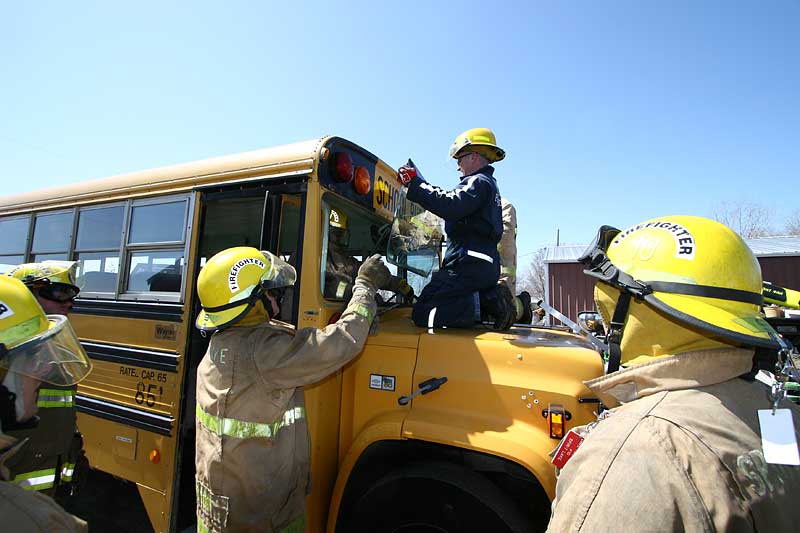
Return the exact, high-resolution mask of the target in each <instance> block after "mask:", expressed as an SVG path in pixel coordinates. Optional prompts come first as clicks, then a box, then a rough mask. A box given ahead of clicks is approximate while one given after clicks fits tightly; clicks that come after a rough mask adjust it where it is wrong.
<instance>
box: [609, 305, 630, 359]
mask: <svg viewBox="0 0 800 533" xmlns="http://www.w3.org/2000/svg"><path fill="white" fill-rule="evenodd" d="M630 304H631V294H630V293H629V292H624V291H623V292H622V293H621V294H620V295H619V300H617V306H616V307H615V308H614V316H613V317H611V324H609V325H608V335H607V336H606V342H607V343H608V368H607V369H606V373H607V374H610V373H611V372H616V371H617V370H619V365H620V363H621V362H622V347H621V346H620V344H621V343H622V330H623V329H625V318H627V316H628V308H629V307H630Z"/></svg>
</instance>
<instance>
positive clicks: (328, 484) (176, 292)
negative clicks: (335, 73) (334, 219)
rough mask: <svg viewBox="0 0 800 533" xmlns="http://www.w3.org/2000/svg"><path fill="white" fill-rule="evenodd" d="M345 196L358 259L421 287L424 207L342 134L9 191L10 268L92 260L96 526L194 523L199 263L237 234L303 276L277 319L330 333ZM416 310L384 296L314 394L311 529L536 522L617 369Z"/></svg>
mask: <svg viewBox="0 0 800 533" xmlns="http://www.w3.org/2000/svg"><path fill="white" fill-rule="evenodd" d="M332 208H333V209H334V210H335V211H337V212H339V213H344V214H345V215H346V217H347V219H348V224H349V228H348V229H349V237H350V238H349V244H347V246H348V253H349V254H352V256H353V257H356V258H363V257H366V256H367V255H369V254H372V253H381V254H383V255H386V259H387V260H388V261H389V262H390V263H393V264H394V265H396V266H395V267H393V268H394V269H395V270H396V272H397V273H399V274H400V275H404V276H408V277H409V279H410V281H412V282H413V283H412V285H415V286H416V287H417V288H419V287H420V286H421V285H422V284H424V282H425V279H426V278H425V276H426V275H427V274H428V273H429V271H430V268H434V269H435V268H437V264H436V261H435V258H436V257H437V255H436V253H431V250H430V249H423V248H424V247H419V248H414V247H409V248H406V249H402V246H403V244H402V243H403V240H402V238H400V237H398V235H400V234H402V231H403V228H404V227H405V228H411V229H412V231H413V230H414V228H415V227H418V226H419V221H418V220H410V223H409V219H408V217H411V218H413V217H417V216H418V215H419V214H420V212H421V209H420V208H419V207H418V206H415V205H413V204H411V203H410V202H407V201H406V200H405V195H404V192H403V190H402V187H401V186H400V183H399V182H398V181H397V178H396V174H395V172H394V171H393V169H392V167H390V166H389V165H387V164H386V163H385V162H383V161H381V160H380V159H379V158H377V157H376V156H375V155H373V154H372V153H370V152H369V151H367V150H366V149H364V148H362V147H360V146H358V145H356V144H354V143H352V142H350V141H347V140H345V139H342V138H339V137H325V138H322V139H316V140H311V141H306V142H299V143H295V144H289V145H285V146H278V147H273V148H267V149H263V150H257V151H253V152H247V153H242V154H237V155H232V156H226V157H218V158H214V159H208V160H204V161H198V162H193V163H187V164H180V165H174V166H169V167H164V168H158V169H153V170H147V171H142V172H134V173H131V174H124V175H120V176H115V177H111V178H107V179H101V180H95V181H89V182H84V183H78V184H74V185H69V186H64V187H59V188H52V189H46V190H41V191H37V192H32V193H26V194H19V195H15V196H7V197H3V198H0V269H8V268H9V267H10V266H13V265H16V264H19V263H22V262H28V261H40V260H44V259H70V260H75V261H78V262H79V283H80V284H81V286H82V290H81V293H80V296H79V298H78V299H77V301H76V303H75V306H74V308H73V312H72V314H71V315H70V320H71V321H72V323H73V325H74V327H75V330H76V332H77V333H78V335H79V336H80V338H81V341H82V343H83V345H84V347H85V349H86V351H87V353H88V354H89V356H90V357H91V358H92V360H93V363H94V370H93V371H92V373H91V375H90V376H89V377H88V378H87V379H86V380H85V381H84V382H82V383H81V384H80V386H79V387H78V395H77V400H76V404H77V408H78V411H79V415H78V425H79V429H80V431H81V432H82V433H83V435H84V447H85V450H86V453H87V456H88V458H89V460H90V463H91V466H92V468H93V472H95V473H105V474H104V475H106V474H107V476H106V477H107V478H108V479H109V480H111V481H110V482H109V484H108V485H107V486H104V488H103V489H102V491H103V494H104V495H106V496H107V498H106V499H105V500H103V503H97V502H96V503H95V504H94V509H93V512H94V513H95V514H93V515H92V516H89V519H90V523H91V521H92V520H101V519H103V520H104V518H102V517H101V515H100V514H99V513H106V514H107V515H113V514H115V513H122V512H123V509H122V507H130V506H131V505H133V503H137V502H133V503H132V498H133V499H139V500H140V502H138V505H140V506H141V508H142V509H144V510H146V516H145V514H144V511H142V516H140V517H139V519H140V521H141V524H139V525H140V526H143V527H144V529H148V528H150V527H152V529H153V530H155V531H181V530H183V529H185V528H187V527H191V525H192V523H193V522H194V511H195V509H194V505H195V504H194V432H195V420H194V416H193V413H194V411H195V406H194V390H195V382H196V378H195V374H196V368H197V365H198V363H199V361H200V360H201V358H202V356H203V354H204V352H205V349H206V347H207V345H208V339H207V338H204V337H203V336H202V335H200V333H199V332H198V331H197V330H196V329H195V328H194V327H193V323H194V319H195V317H196V315H197V312H198V310H199V302H198V299H197V293H196V290H195V281H196V278H197V274H198V271H199V270H200V268H201V267H202V265H203V264H205V261H206V260H207V259H208V258H210V257H211V256H212V255H213V254H215V253H216V252H218V251H220V250H223V249H225V248H228V247H231V246H239V245H250V246H254V247H258V248H260V249H266V250H271V251H273V252H275V253H277V254H279V255H280V256H281V257H284V258H285V259H286V260H287V261H290V262H291V263H292V264H294V265H295V267H296V268H297V271H298V283H297V285H296V287H295V289H294V290H293V292H292V293H291V294H290V295H287V300H288V302H287V305H285V309H283V310H282V317H281V318H282V319H284V320H285V321H287V322H290V323H291V324H294V325H295V326H297V327H300V328H302V327H323V326H325V325H326V324H328V323H329V322H331V321H332V320H335V318H336V316H337V314H338V313H339V312H341V311H342V309H343V308H344V305H345V302H344V301H342V300H341V299H336V298H326V297H325V294H326V292H325V290H324V289H325V283H326V276H325V271H326V263H327V261H328V258H327V250H328V220H329V216H330V212H331V209H332ZM395 215H396V217H395ZM404 217H406V224H402V223H399V222H398V220H399V221H401V222H402V220H403V218H404ZM393 219H394V220H393ZM415 224H416V226H415ZM434 233H435V232H434ZM426 235H428V236H430V235H431V233H430V232H428V233H426ZM412 240H413V239H412ZM429 240H430V241H431V243H432V245H433V246H438V243H437V241H436V239H429ZM397 243H400V245H399V246H400V248H397V246H398V245H397ZM398 250H399V251H398ZM432 258H433V259H432ZM426 261H429V262H431V263H432V264H431V265H428V266H429V267H430V268H428V267H425V266H420V265H424V263H425V262H426ZM410 310H411V306H410V303H409V302H398V301H397V300H396V299H395V300H390V299H388V297H387V301H386V302H384V303H383V304H382V305H381V307H380V310H379V315H380V316H379V319H378V320H377V326H376V327H375V328H374V330H375V331H373V333H372V334H371V335H370V337H369V339H368V341H367V344H366V346H365V348H364V350H363V352H362V353H361V354H360V355H359V356H358V357H357V358H356V359H355V360H353V361H352V362H351V363H350V364H348V365H347V366H346V367H345V368H344V369H342V370H341V371H340V372H338V373H336V374H334V375H332V376H330V377H328V378H326V379H325V380H323V381H322V382H320V383H318V384H316V385H314V386H312V387H307V388H306V390H305V396H306V409H307V416H308V422H309V428H310V432H311V441H312V447H311V450H312V480H313V481H312V488H313V490H312V493H311V495H310V496H309V498H308V515H307V528H308V530H309V531H323V530H327V531H383V530H386V531H395V530H400V529H403V528H406V527H428V528H430V529H432V530H442V531H448V530H449V531H455V530H460V529H465V528H468V527H474V526H476V525H478V524H480V525H481V526H482V527H485V528H487V529H486V530H487V531H488V530H491V531H530V530H536V529H537V528H542V527H543V525H546V522H547V519H548V516H549V501H550V500H551V499H552V497H553V495H554V487H555V474H554V470H553V467H552V466H551V464H550V458H549V457H548V453H549V452H550V451H552V450H553V448H554V447H555V446H556V445H557V444H558V438H559V436H560V435H561V434H562V433H563V432H564V431H565V430H567V429H568V428H569V427H572V426H574V425H578V424H585V423H587V422H589V421H590V420H592V419H594V415H593V411H596V410H597V408H598V402H597V399H596V398H592V397H591V393H590V391H589V390H588V389H587V388H586V387H585V386H584V385H583V381H584V380H587V379H591V378H593V377H596V376H598V375H600V374H602V372H603V367H602V361H601V358H600V356H599V355H598V353H597V351H595V350H594V349H593V347H592V345H591V344H590V343H589V342H587V341H586V339H584V338H582V337H579V336H576V335H573V334H571V333H569V332H566V331H562V330H558V329H545V328H531V327H514V328H513V329H511V330H510V331H506V332H494V331H491V330H490V329H489V328H486V327H480V326H479V327H476V328H475V329H452V328H451V329H436V330H428V329H425V328H418V327H416V326H414V324H413V323H412V322H411V319H410ZM443 378H446V380H444V379H443ZM429 389H430V390H429ZM434 389H435V390H434ZM420 392H427V393H426V394H420ZM97 479H100V478H94V477H93V478H91V479H90V483H91V482H97V483H100V481H95V480H97ZM115 491H116V492H115ZM122 491H127V492H124V496H123V495H122V494H123V492H122ZM117 493H119V494H117ZM131 495H133V496H131ZM98 507H99V509H98ZM96 523H101V522H96ZM102 523H105V522H102ZM128 525H130V524H128ZM131 528H132V526H131ZM129 529H130V528H129Z"/></svg>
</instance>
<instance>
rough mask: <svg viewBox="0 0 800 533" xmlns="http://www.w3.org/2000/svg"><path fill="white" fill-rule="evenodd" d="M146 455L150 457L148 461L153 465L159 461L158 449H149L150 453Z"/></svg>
mask: <svg viewBox="0 0 800 533" xmlns="http://www.w3.org/2000/svg"><path fill="white" fill-rule="evenodd" d="M148 457H149V459H150V462H151V463H153V464H154V465H157V464H158V463H160V462H161V452H160V451H158V450H150V455H149V456H148Z"/></svg>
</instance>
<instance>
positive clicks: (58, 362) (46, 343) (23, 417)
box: [0, 276, 91, 533]
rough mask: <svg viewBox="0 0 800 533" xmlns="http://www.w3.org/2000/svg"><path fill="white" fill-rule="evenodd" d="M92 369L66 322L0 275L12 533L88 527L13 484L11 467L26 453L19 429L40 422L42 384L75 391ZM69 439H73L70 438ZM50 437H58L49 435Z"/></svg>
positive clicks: (6, 520) (4, 508)
mask: <svg viewBox="0 0 800 533" xmlns="http://www.w3.org/2000/svg"><path fill="white" fill-rule="evenodd" d="M90 370H91V363H90V362H89V359H88V358H87V357H86V353H85V352H84V351H83V348H81V345H80V341H78V338H77V337H76V336H75V333H74V332H73V331H72V328H71V327H70V325H69V322H68V321H67V319H66V317H63V316H55V315H51V316H45V314H44V312H43V310H42V308H41V307H40V306H39V304H38V303H37V302H36V300H35V299H34V297H33V296H32V295H31V293H30V291H29V290H28V289H27V288H26V287H25V285H23V284H22V283H21V282H20V281H19V280H16V279H12V278H9V277H6V276H0V381H2V383H3V384H4V385H2V386H0V519H2V524H3V529H4V530H7V531H14V532H21V533H25V532H34V531H35V532H42V533H52V532H55V531H58V532H61V531H64V532H85V531H87V526H86V523H85V522H84V521H83V520H80V519H79V518H76V517H74V516H72V515H71V514H69V513H67V512H66V511H64V510H63V509H62V508H61V507H59V506H58V505H57V504H56V503H55V502H54V501H53V500H52V499H51V498H48V497H47V496H44V495H43V494H40V493H37V492H36V491H32V490H24V489H23V488H21V487H20V486H19V485H17V484H15V483H9V480H10V478H11V473H10V472H9V469H8V467H7V463H8V462H9V461H11V460H13V458H14V456H16V455H19V454H24V453H25V450H26V447H27V446H28V445H29V444H30V442H29V439H28V438H23V439H18V438H16V437H14V436H13V433H14V429H15V428H24V427H35V426H36V425H37V423H39V420H38V417H37V416H36V412H37V393H40V387H41V386H42V384H43V383H49V384H53V385H59V386H71V385H75V384H76V383H78V382H79V381H81V380H82V379H83V378H84V377H86V375H87V374H88V373H89V371H90ZM70 436H71V435H70ZM51 437H55V435H53V434H51Z"/></svg>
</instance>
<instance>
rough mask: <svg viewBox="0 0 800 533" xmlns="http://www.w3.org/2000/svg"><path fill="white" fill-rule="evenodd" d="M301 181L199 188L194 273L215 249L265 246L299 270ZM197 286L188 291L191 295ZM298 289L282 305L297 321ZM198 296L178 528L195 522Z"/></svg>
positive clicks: (200, 340) (203, 339)
mask: <svg viewBox="0 0 800 533" xmlns="http://www.w3.org/2000/svg"><path fill="white" fill-rule="evenodd" d="M305 189H306V185H305V183H304V182H295V183H280V184H270V183H269V182H265V183H261V184H258V185H255V186H251V187H249V188H243V187H242V186H236V187H219V186H218V187H215V188H213V189H204V190H200V191H199V194H200V198H199V201H200V206H201V215H200V225H199V232H198V240H197V254H196V256H195V257H196V264H195V265H194V267H193V268H194V269H195V273H194V275H193V276H192V279H194V280H196V279H197V275H198V274H199V271H200V269H201V268H202V267H203V265H205V264H206V262H207V261H208V260H209V259H210V258H211V257H213V256H214V255H215V254H216V253H218V252H221V251H222V250H225V249H227V248H231V247H233V246H252V247H254V248H257V249H259V250H269V251H271V252H273V253H275V254H276V255H278V256H280V257H281V258H283V259H284V260H286V261H287V262H289V263H290V264H292V265H293V266H294V267H295V268H296V269H297V271H298V279H299V278H300V264H301V260H302V245H301V236H302V234H303V221H304V219H303V213H304V212H305ZM196 291H197V289H196V287H192V288H191V292H190V291H189V290H187V294H189V293H191V294H193V295H196V293H197V292H196ZM298 298H299V291H295V293H294V294H291V295H290V293H288V292H287V295H286V299H285V300H284V305H283V308H282V309H281V319H282V320H284V321H286V322H290V323H292V324H295V325H296V324H297V311H296V310H297V308H298V302H297V300H298ZM200 309H201V306H200V300H199V298H196V297H194V298H192V321H191V324H192V331H191V334H190V338H189V349H188V350H187V353H188V357H187V365H188V367H187V374H186V379H185V381H184V384H185V388H184V391H183V396H182V397H183V402H184V404H183V406H182V412H183V413H185V414H186V416H184V417H183V418H182V420H183V424H182V427H181V437H180V439H181V444H180V447H181V448H180V449H181V454H180V462H179V464H180V467H179V468H180V471H179V472H176V476H175V490H176V491H177V495H178V497H177V498H176V499H175V500H176V505H177V509H175V511H177V512H176V513H175V516H176V517H177V523H176V522H174V521H173V523H176V525H177V527H176V528H174V529H177V530H178V531H182V530H183V529H185V528H186V527H188V526H190V525H191V524H192V523H194V522H195V500H194V464H195V462H194V443H195V418H194V416H193V413H194V409H195V387H196V384H197V366H198V365H199V364H200V361H201V360H202V358H203V355H204V354H205V352H206V349H207V348H208V343H209V340H210V335H206V336H203V335H201V333H200V331H199V330H197V328H195V327H193V326H194V319H195V318H196V317H197V315H198V313H199V312H200Z"/></svg>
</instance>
